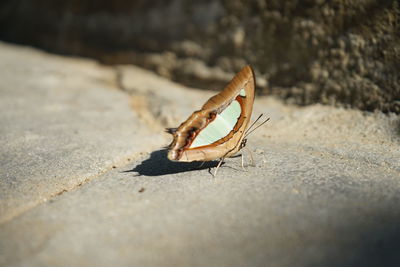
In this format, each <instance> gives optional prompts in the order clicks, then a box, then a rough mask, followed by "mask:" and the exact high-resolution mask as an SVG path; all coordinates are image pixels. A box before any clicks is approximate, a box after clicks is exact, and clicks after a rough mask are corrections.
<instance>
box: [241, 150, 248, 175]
mask: <svg viewBox="0 0 400 267" xmlns="http://www.w3.org/2000/svg"><path fill="white" fill-rule="evenodd" d="M241 156H242V169H243V171H245V172H247V170H246V168H245V167H244V156H243V153H242V154H241Z"/></svg>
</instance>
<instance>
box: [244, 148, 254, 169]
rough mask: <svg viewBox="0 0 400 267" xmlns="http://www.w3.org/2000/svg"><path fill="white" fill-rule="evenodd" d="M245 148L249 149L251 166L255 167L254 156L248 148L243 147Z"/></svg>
mask: <svg viewBox="0 0 400 267" xmlns="http://www.w3.org/2000/svg"><path fill="white" fill-rule="evenodd" d="M245 149H246V150H247V151H249V154H250V159H251V164H250V165H251V166H252V167H255V164H254V158H253V153H251V150H250V149H248V148H247V147H245Z"/></svg>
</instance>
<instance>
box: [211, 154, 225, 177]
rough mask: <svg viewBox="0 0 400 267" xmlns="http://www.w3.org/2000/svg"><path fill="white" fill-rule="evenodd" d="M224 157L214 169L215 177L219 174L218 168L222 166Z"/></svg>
mask: <svg viewBox="0 0 400 267" xmlns="http://www.w3.org/2000/svg"><path fill="white" fill-rule="evenodd" d="M224 159H225V158H221V160H220V161H219V162H218V165H217V167H216V168H215V171H214V175H213V176H214V178H215V177H216V176H217V172H218V169H219V167H221V164H222V162H223V161H224Z"/></svg>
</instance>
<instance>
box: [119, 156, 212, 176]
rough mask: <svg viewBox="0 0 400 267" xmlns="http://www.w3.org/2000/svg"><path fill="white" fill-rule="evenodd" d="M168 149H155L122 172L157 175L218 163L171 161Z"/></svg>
mask: <svg viewBox="0 0 400 267" xmlns="http://www.w3.org/2000/svg"><path fill="white" fill-rule="evenodd" d="M167 153H168V150H166V149H162V150H156V151H153V152H152V153H151V154H150V157H149V158H148V159H145V160H143V161H142V162H141V163H140V164H139V165H137V166H135V167H134V168H133V169H132V170H127V171H124V172H136V173H137V176H141V175H147V176H159V175H166V174H174V173H180V172H188V171H196V170H203V169H210V168H213V167H216V166H217V165H218V161H207V162H205V163H204V164H202V162H173V161H170V160H169V159H168V158H167Z"/></svg>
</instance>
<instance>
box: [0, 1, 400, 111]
mask: <svg viewBox="0 0 400 267" xmlns="http://www.w3.org/2000/svg"><path fill="white" fill-rule="evenodd" d="M0 11H1V14H2V16H1V17H0V25H1V26H0V39H5V40H10V41H17V42H22V43H28V44H35V45H38V46H40V47H44V48H46V49H49V50H52V51H58V52H62V53H73V54H79V55H85V56H93V57H96V58H99V59H102V60H103V61H106V62H109V63H116V64H123V63H135V64H138V65H141V66H144V67H146V68H150V69H152V70H155V71H157V72H158V73H159V74H161V75H164V76H166V77H168V78H172V79H174V80H178V81H180V82H184V83H185V84H186V85H190V86H196V87H198V86H202V87H204V88H208V89H209V88H213V89H219V88H220V87H222V86H223V85H224V84H225V83H226V82H227V81H228V80H229V78H228V77H229V76H230V75H233V73H234V72H235V71H238V70H239V69H240V68H241V67H243V65H245V64H251V65H252V66H253V67H254V68H255V69H256V72H257V73H258V74H259V75H258V76H259V80H260V81H262V82H261V83H259V88H260V89H262V92H263V93H267V92H268V93H269V94H273V95H276V96H280V97H282V98H284V99H286V100H288V101H289V102H293V103H297V104H311V103H323V104H331V105H333V104H336V105H342V106H345V107H348V106H352V107H356V108H359V109H363V110H370V111H371V110H375V109H377V110H381V111H384V112H396V113H400V102H399V101H400V83H399V80H400V79H399V73H398V69H399V68H400V64H399V62H400V52H399V51H400V37H399V36H400V35H399V34H398V33H399V32H400V23H399V21H400V7H399V2H398V1H395V0H386V1H379V0H362V1H357V2H354V1H343V0H338V1H324V0H311V1H310V0H301V1H278V0H268V1H251V2H249V1H242V0H231V1H219V0H200V1H194V2H191V1H189V2H188V1H182V0H170V1H165V0H158V1H152V2H151V3H148V2H145V1H139V0H136V1H126V0H118V1H112V2H109V1H108V2H106V1H100V2H99V1H97V2H96V4H93V3H92V2H91V1H79V2H73V1H65V2H62V3H58V2H57V3H55V2H54V1H50V0H42V1H41V2H40V4H38V3H36V2H33V1H30V0H21V1H17V2H16V1H13V0H5V1H2V3H1V4H0ZM37 14H40V16H38V15H37ZM209 66H211V67H209ZM227 73H228V74H230V75H226V74H227Z"/></svg>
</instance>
